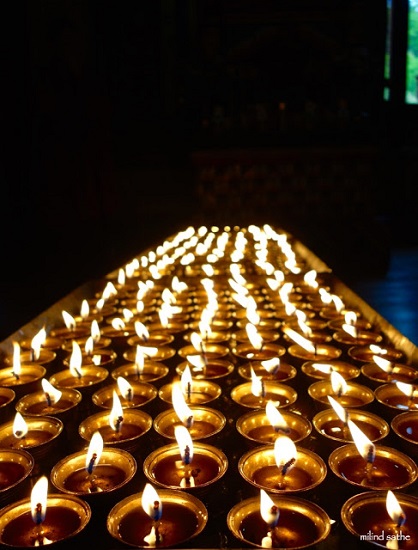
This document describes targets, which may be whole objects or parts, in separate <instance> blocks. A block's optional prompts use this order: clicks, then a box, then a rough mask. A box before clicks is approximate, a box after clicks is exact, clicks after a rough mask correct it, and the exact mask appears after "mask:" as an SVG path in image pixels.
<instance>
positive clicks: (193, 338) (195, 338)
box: [190, 332, 205, 353]
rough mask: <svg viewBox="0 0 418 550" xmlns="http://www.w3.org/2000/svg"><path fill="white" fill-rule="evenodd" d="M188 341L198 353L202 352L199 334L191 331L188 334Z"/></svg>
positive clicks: (201, 341)
mask: <svg viewBox="0 0 418 550" xmlns="http://www.w3.org/2000/svg"><path fill="white" fill-rule="evenodd" d="M190 342H191V344H192V346H193V347H194V349H195V350H196V351H197V352H199V353H204V351H205V349H204V345H203V340H202V338H201V336H200V335H199V334H198V333H197V332H192V333H191V335H190Z"/></svg>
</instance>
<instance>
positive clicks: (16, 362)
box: [13, 342, 22, 378]
mask: <svg viewBox="0 0 418 550" xmlns="http://www.w3.org/2000/svg"><path fill="white" fill-rule="evenodd" d="M21 372H22V363H21V361H20V345H19V343H18V342H13V375H14V376H15V377H16V378H19V376H20V374H21Z"/></svg>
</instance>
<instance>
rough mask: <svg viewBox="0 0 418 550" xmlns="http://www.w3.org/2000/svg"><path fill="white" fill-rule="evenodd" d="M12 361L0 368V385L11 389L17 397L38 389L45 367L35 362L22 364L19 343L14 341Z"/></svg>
mask: <svg viewBox="0 0 418 550" xmlns="http://www.w3.org/2000/svg"><path fill="white" fill-rule="evenodd" d="M12 363H13V364H12V365H10V366H7V367H5V368H3V369H1V370H0V386H2V387H5V388H10V389H12V390H13V391H14V392H15V394H16V397H17V398H19V397H21V396H22V395H24V394H25V393H30V392H33V391H36V390H38V389H40V387H41V379H42V378H43V377H44V376H45V374H46V368H45V367H44V366H43V365H40V364H37V363H25V364H24V365H22V362H21V358H20V345H19V343H18V342H16V341H14V342H13V361H12Z"/></svg>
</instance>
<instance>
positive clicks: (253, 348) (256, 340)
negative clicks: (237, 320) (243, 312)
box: [231, 323, 286, 361]
mask: <svg viewBox="0 0 418 550" xmlns="http://www.w3.org/2000/svg"><path fill="white" fill-rule="evenodd" d="M246 331H247V334H248V340H249V342H244V343H238V344H236V345H235V346H233V347H232V349H231V351H232V353H233V354H234V355H235V357H238V358H239V359H247V360H248V359H250V360H251V361H253V360H254V361H265V360H268V359H272V358H274V357H281V356H282V355H284V354H285V352H286V348H285V347H284V346H281V345H279V344H276V343H275V342H264V341H263V338H262V336H261V334H260V333H259V331H258V328H257V327H256V326H255V325H254V324H252V323H246Z"/></svg>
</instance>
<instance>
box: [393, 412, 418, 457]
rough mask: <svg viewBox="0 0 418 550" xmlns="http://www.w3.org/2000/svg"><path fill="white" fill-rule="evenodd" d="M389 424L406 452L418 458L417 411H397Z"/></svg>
mask: <svg viewBox="0 0 418 550" xmlns="http://www.w3.org/2000/svg"><path fill="white" fill-rule="evenodd" d="M390 425H391V428H392V430H393V431H394V432H395V434H396V435H397V436H398V437H399V441H400V445H401V447H402V449H403V450H404V451H405V452H406V454H408V455H409V456H411V457H414V458H415V459H416V458H418V411H406V412H402V413H399V414H397V415H396V416H395V417H394V418H393V419H392V421H391V423H390Z"/></svg>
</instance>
